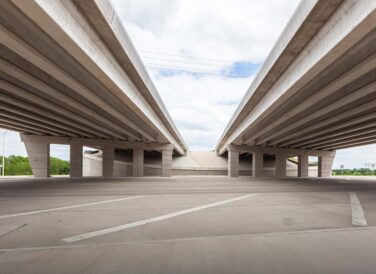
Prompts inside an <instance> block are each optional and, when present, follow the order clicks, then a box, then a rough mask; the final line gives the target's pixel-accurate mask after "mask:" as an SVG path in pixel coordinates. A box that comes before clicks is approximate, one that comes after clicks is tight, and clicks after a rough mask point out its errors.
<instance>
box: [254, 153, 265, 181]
mask: <svg viewBox="0 0 376 274" xmlns="http://www.w3.org/2000/svg"><path fill="white" fill-rule="evenodd" d="M263 169H264V154H263V152H262V151H261V150H260V151H254V152H252V177H262V176H263Z"/></svg>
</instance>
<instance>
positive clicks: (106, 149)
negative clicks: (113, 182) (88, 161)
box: [102, 145, 115, 177]
mask: <svg viewBox="0 0 376 274" xmlns="http://www.w3.org/2000/svg"><path fill="white" fill-rule="evenodd" d="M102 152H103V162H102V169H103V173H102V174H103V177H113V176H114V161H115V148H114V147H113V146H110V145H109V146H103V147H102Z"/></svg>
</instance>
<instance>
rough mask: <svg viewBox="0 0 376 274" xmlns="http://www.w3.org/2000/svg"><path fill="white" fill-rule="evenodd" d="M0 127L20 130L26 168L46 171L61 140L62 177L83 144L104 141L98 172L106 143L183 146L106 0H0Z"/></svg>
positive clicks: (109, 158)
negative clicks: (66, 152) (66, 148)
mask: <svg viewBox="0 0 376 274" xmlns="http://www.w3.org/2000/svg"><path fill="white" fill-rule="evenodd" d="M0 11H1V12H0V41H1V45H0V127H2V128H6V129H10V130H15V131H19V132H21V133H22V136H21V137H22V141H23V142H24V143H25V145H26V149H27V153H28V156H29V160H30V163H31V166H32V170H33V173H34V176H36V177H47V176H48V175H49V147H50V144H69V145H70V148H71V151H70V157H71V161H70V164H71V176H72V177H82V146H85V145H87V146H92V147H97V148H100V149H102V150H103V176H106V177H111V176H112V175H113V169H114V167H113V165H114V164H113V162H114V151H115V149H128V150H132V151H133V172H132V173H133V176H142V175H143V161H144V160H143V157H144V156H143V155H144V154H143V153H144V150H153V151H161V152H162V153H161V154H162V175H163V176H171V159H172V154H173V152H175V153H176V154H180V155H184V154H185V151H186V149H187V147H186V145H185V144H184V141H183V139H182V137H181V136H180V135H179V132H178V131H177V129H176V127H175V125H174V123H173V122H172V120H171V118H170V116H169V114H168V112H167V110H166V108H165V106H164V104H163V102H162V100H161V98H160V97H159V95H158V93H157V91H156V89H155V87H154V86H153V83H152V82H151V80H150V78H149V76H148V74H147V73H146V70H145V68H144V66H143V65H142V63H141V60H140V58H139V57H138V55H137V53H136V51H135V49H134V47H133V45H132V43H131V41H130V39H129V37H128V35H127V33H126V31H125V30H124V28H123V26H122V23H121V21H120V19H119V18H118V16H117V15H116V12H115V10H114V9H113V7H112V6H111V4H110V3H109V1H106V0H56V1H50V0H30V1H24V0H4V1H0Z"/></svg>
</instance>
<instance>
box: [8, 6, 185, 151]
mask: <svg viewBox="0 0 376 274" xmlns="http://www.w3.org/2000/svg"><path fill="white" fill-rule="evenodd" d="M12 3H13V4H14V5H15V6H16V7H17V8H18V9H19V10H20V11H22V13H20V14H24V15H25V17H27V20H30V21H32V22H33V24H35V25H37V26H38V27H39V28H40V29H41V30H42V31H43V34H44V35H45V36H46V37H47V38H48V39H52V40H53V41H55V42H56V43H57V44H58V45H60V47H61V48H63V49H64V52H65V53H66V54H68V56H69V57H70V56H74V59H75V62H77V64H79V66H80V68H81V69H82V70H83V71H86V72H87V73H88V74H90V76H91V77H94V79H96V80H97V81H100V85H101V87H103V88H104V89H105V90H106V93H107V94H106V96H107V98H109V97H111V98H116V100H120V102H121V104H122V105H123V106H124V108H125V107H127V108H128V109H130V110H131V111H132V113H133V114H135V115H136V116H135V117H138V118H140V121H139V122H137V123H133V124H132V120H129V119H128V120H127V117H128V116H126V115H125V116H124V115H119V113H118V111H119V110H118V109H116V107H114V105H111V104H107V103H108V102H105V101H103V100H102V101H101V102H100V106H101V109H102V110H103V111H106V112H107V113H109V114H110V115H111V116H112V117H113V118H112V119H110V121H109V123H105V124H106V126H111V128H114V129H115V128H116V127H117V124H122V123H123V122H124V121H127V123H126V124H124V125H122V126H121V127H120V128H116V130H117V131H119V132H121V133H122V134H124V135H126V136H130V135H131V134H132V133H131V132H130V131H128V132H127V133H128V134H127V133H125V132H124V131H125V130H124V129H125V128H126V126H129V127H133V129H134V130H136V131H137V132H140V133H141V131H143V130H144V129H145V131H143V132H142V135H143V136H142V137H144V138H145V139H147V140H148V141H149V140H150V141H158V142H168V143H172V144H173V145H174V148H175V149H176V150H177V151H178V152H179V153H180V154H184V151H185V148H184V143H183V140H182V139H181V138H180V136H178V135H177V134H176V132H174V128H173V127H172V126H171V125H170V124H169V122H171V121H169V120H168V119H167V120H166V117H162V116H163V115H165V116H166V115H167V114H166V113H165V112H164V111H161V109H163V108H164V106H163V103H162V102H159V101H158V100H156V99H155V98H154V100H153V101H149V100H148V98H149V97H150V96H149V97H148V98H147V96H146V95H147V94H148V95H150V90H148V89H147V88H148V87H147V88H146V89H145V81H146V80H147V81H149V80H150V79H149V78H147V74H145V75H142V77H140V75H138V76H137V77H138V78H139V80H140V81H144V86H143V88H142V89H141V88H140V86H136V85H135V82H133V81H135V80H134V79H131V78H130V76H132V77H134V75H135V74H137V73H141V72H140V71H138V70H136V71H135V70H134V69H133V70H131V69H129V67H133V66H134V64H132V62H134V61H135V60H132V62H128V61H125V60H123V58H125V59H128V57H129V56H133V55H134V56H137V55H136V53H135V51H134V50H133V46H130V47H129V45H130V41H128V40H127V41H122V40H121V39H123V38H124V37H123V35H124V34H125V32H124V29H123V27H122V25H120V26H121V28H118V25H117V23H116V22H118V20H119V19H118V17H117V15H116V12H115V11H112V12H110V14H111V15H109V14H107V12H108V10H106V7H105V2H104V1H102V2H100V1H96V2H95V5H92V3H91V4H90V7H89V5H88V4H89V2H85V3H83V1H82V3H81V1H80V2H78V1H74V2H73V1H54V2H43V1H41V2H40V1H38V2H36V1H28V2H24V1H17V0H15V1H12ZM106 5H107V6H108V7H110V5H108V4H106ZM86 8H88V9H89V10H87V9H86ZM9 10H10V9H9ZM12 12H13V13H14V11H12ZM86 12H88V14H86ZM93 13H95V14H96V16H93ZM104 13H105V14H104ZM107 16H110V17H109V18H107ZM92 18H95V20H94V22H92V21H91V20H92ZM103 19H105V20H103ZM107 19H108V20H107ZM98 22H102V23H101V27H100V28H99V27H98ZM33 24H30V25H33ZM7 27H8V26H7ZM9 28H11V27H9ZM8 34H9V33H6V31H3V33H2V41H3V40H4V41H5V42H6V46H7V47H8V48H14V50H13V51H14V52H16V53H17V54H18V55H20V56H22V55H21V52H22V51H25V50H27V54H25V56H24V58H26V59H27V60H28V61H30V62H31V63H33V64H35V65H36V66H37V67H38V68H40V69H42V70H43V71H44V72H46V73H47V74H49V75H51V76H52V77H54V78H55V79H58V80H59V81H61V82H63V83H66V84H67V85H68V86H69V87H70V88H71V89H72V90H73V91H76V90H78V91H79V92H80V93H83V92H85V88H86V87H82V86H79V85H77V84H78V82H77V81H72V78H69V77H67V75H66V74H65V72H66V71H64V73H62V72H61V71H59V70H58V69H57V68H56V67H54V63H56V64H57V63H59V65H61V63H63V60H58V62H56V61H55V62H52V63H48V62H46V60H44V59H43V58H40V57H41V56H42V55H41V54H39V55H38V54H34V53H33V52H32V49H31V48H28V47H27V45H25V44H22V43H21V42H20V41H17V39H16V38H15V37H12V36H11V35H8ZM107 39H109V40H108V41H111V42H109V43H108V41H107ZM119 41H121V42H124V44H125V45H127V48H126V49H124V48H122V49H121V51H119V52H118V51H117V49H114V48H112V47H113V45H116V46H118V45H119ZM124 44H123V45H124ZM11 45H13V46H11ZM109 45H110V46H109ZM120 46H122V45H121V43H120ZM34 48H36V47H34ZM41 50H45V48H43V49H41ZM118 56H120V57H121V59H117V58H118ZM123 64H124V65H126V66H122V65H123ZM64 77H65V78H64ZM63 78H64V79H63ZM74 85H75V87H76V88H73V87H74ZM38 90H39V89H38ZM88 95H90V96H89V97H88V100H91V98H94V97H93V96H94V92H93V93H91V94H88ZM152 97H153V95H152ZM91 102H92V103H95V102H94V101H91ZM105 104H107V105H105ZM156 112H157V113H158V114H156ZM160 115H162V116H160ZM121 117H122V118H121ZM120 118H121V119H120ZM95 119H96V120H98V119H99V117H95ZM114 119H116V123H112V121H113V120H114ZM162 120H163V121H162ZM164 121H165V123H164ZM166 124H167V125H168V128H166ZM146 129H147V130H146ZM150 130H153V131H154V132H155V133H156V136H154V135H150V134H149V131H150ZM132 137H136V136H132ZM174 137H177V138H178V140H176V138H174ZM116 138H119V137H116ZM119 139H128V138H119ZM134 139H135V140H138V138H134ZM140 140H141V139H140Z"/></svg>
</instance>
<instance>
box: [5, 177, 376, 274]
mask: <svg viewBox="0 0 376 274" xmlns="http://www.w3.org/2000/svg"><path fill="white" fill-rule="evenodd" d="M375 254H376V180H372V179H369V180H360V181H359V180H358V181H357V180H348V179H346V178H331V179H316V178H308V179H299V178H288V179H283V180H282V179H271V178H269V179H268V178H265V179H252V178H247V177H240V178H236V179H234V178H227V177H175V178H167V179H165V178H140V179H124V178H122V179H120V178H119V179H113V180H104V179H96V178H92V179H85V180H69V179H66V178H53V179H49V180H35V179H18V180H4V181H1V182H0V273H38V274H40V273H137V274H139V273H163V274H166V273H174V274H175V273H216V274H218V273H375V272H376V255H375Z"/></svg>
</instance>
